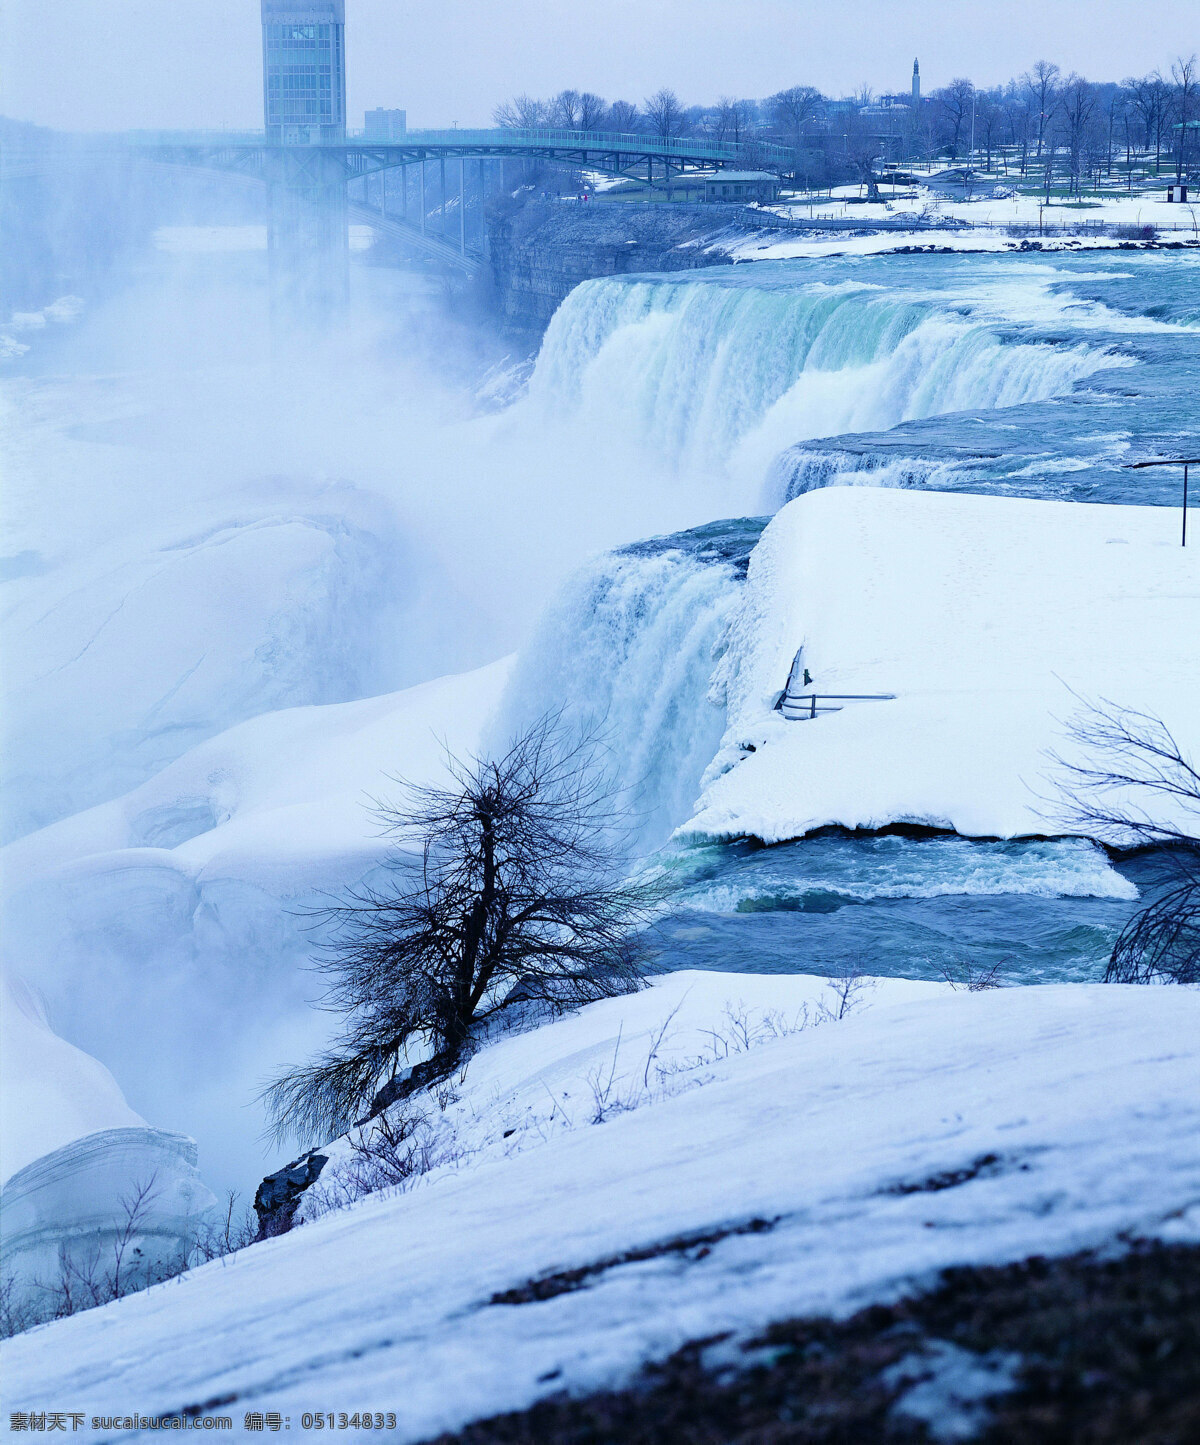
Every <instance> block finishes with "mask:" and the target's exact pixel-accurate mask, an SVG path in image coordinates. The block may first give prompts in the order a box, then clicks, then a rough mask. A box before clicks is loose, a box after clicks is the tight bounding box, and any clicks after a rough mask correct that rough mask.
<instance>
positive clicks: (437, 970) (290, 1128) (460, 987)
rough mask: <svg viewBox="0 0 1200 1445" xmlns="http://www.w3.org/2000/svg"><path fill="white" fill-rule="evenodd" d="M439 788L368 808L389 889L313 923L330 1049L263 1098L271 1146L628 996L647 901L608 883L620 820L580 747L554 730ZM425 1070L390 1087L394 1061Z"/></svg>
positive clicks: (354, 895) (531, 735) (328, 1130)
mask: <svg viewBox="0 0 1200 1445" xmlns="http://www.w3.org/2000/svg"><path fill="white" fill-rule="evenodd" d="M448 762H449V768H450V774H451V782H450V784H449V785H447V786H445V787H440V788H433V787H424V788H421V787H414V786H411V785H410V786H408V787H407V788H406V797H405V801H404V803H403V804H402V805H400V806H392V805H380V806H379V807H378V808H377V813H378V816H379V818H380V820H381V823H382V825H383V828H384V831H385V833H386V834H387V835H388V836H390V837H391V838H392V839H393V841H394V843H395V845H396V851H395V854H394V856H393V858H392V861H391V867H390V873H389V879H388V882H387V883H386V884H385V885H380V886H378V887H372V886H362V887H359V888H357V889H354V890H351V891H350V892H349V893H348V894H347V895H346V896H345V898H344V899H342V900H340V901H336V902H334V903H332V904H331V905H329V906H328V907H326V908H323V909H321V910H319V911H318V913H317V919H318V921H319V922H321V923H323V924H325V925H327V926H328V927H329V929H330V930H331V936H330V938H329V941H328V942H327V944H326V946H325V948H324V950H323V952H322V953H321V955H320V956H319V958H318V961H317V963H316V965H315V966H316V968H317V969H318V970H319V971H320V972H321V973H323V974H324V976H325V978H326V979H327V980H328V982H329V987H328V990H327V993H326V996H325V1000H324V1004H325V1007H327V1008H329V1009H331V1010H333V1011H335V1012H337V1013H339V1014H341V1015H342V1017H343V1020H344V1022H343V1026H342V1030H341V1033H340V1035H339V1037H338V1038H337V1040H336V1042H335V1043H334V1045H333V1046H332V1047H331V1048H330V1049H329V1050H328V1051H327V1052H326V1053H325V1054H324V1055H323V1056H321V1057H320V1058H318V1059H317V1060H315V1061H314V1062H310V1063H307V1064H303V1065H301V1066H299V1067H297V1068H294V1069H291V1070H289V1071H288V1072H286V1073H285V1074H284V1075H283V1076H282V1077H281V1078H279V1079H278V1080H277V1081H276V1082H275V1083H274V1084H273V1085H271V1087H270V1088H269V1089H268V1090H267V1091H266V1094H265V1097H266V1099H267V1101H268V1104H269V1107H270V1112H271V1115H272V1118H273V1120H274V1123H275V1127H276V1130H277V1133H278V1134H279V1135H280V1136H284V1135H287V1134H294V1135H296V1136H298V1137H300V1138H302V1139H310V1138H311V1139H317V1140H319V1139H321V1138H328V1137H330V1136H331V1135H334V1134H337V1133H340V1132H343V1131H344V1130H345V1129H346V1128H347V1127H349V1125H350V1124H351V1123H352V1122H353V1120H354V1119H355V1117H356V1116H357V1115H359V1114H361V1112H362V1111H363V1110H364V1109H365V1108H366V1107H368V1106H371V1108H372V1111H373V1112H378V1110H379V1109H380V1108H381V1107H385V1106H386V1105H387V1104H388V1103H390V1102H391V1101H392V1100H394V1099H396V1098H401V1097H404V1096H406V1095H407V1094H410V1093H412V1092H414V1091H415V1090H416V1089H417V1088H421V1087H424V1086H426V1085H428V1084H431V1083H434V1082H436V1081H437V1080H438V1079H440V1078H444V1077H445V1076H446V1075H447V1074H448V1073H449V1072H451V1071H452V1070H453V1069H454V1068H455V1067H456V1066H457V1065H458V1064H459V1062H460V1060H461V1059H462V1058H463V1057H464V1056H465V1055H466V1054H467V1053H468V1052H469V1046H470V1045H471V1043H472V1042H473V1040H475V1039H477V1038H478V1037H479V1036H480V1031H481V1030H482V1029H484V1028H486V1027H487V1026H488V1025H489V1024H490V1023H492V1022H493V1021H496V1020H499V1019H501V1018H503V1017H506V1016H507V1017H511V1014H510V1011H511V1010H514V1009H516V1008H518V1007H520V1008H523V1009H528V1008H529V1007H530V1006H532V1007H534V1008H546V1009H549V1010H551V1011H561V1010H564V1009H568V1008H572V1007H575V1006H577V1005H579V1004H583V1003H587V1002H590V1001H592V1000H594V999H599V998H605V997H609V996H611V995H614V994H617V993H621V992H625V991H628V990H629V989H632V988H635V987H637V986H638V984H639V981H640V977H641V975H640V971H639V965H640V961H641V958H642V956H643V945H642V943H641V934H640V930H642V929H643V928H644V927H645V925H646V924H647V923H648V922H649V919H650V916H651V911H652V909H653V907H654V906H655V904H656V902H657V901H658V899H660V898H661V897H662V893H661V890H653V889H650V888H647V887H643V886H640V885H637V884H632V883H628V882H623V881H621V879H620V877H619V858H620V844H619V841H618V834H619V831H620V817H619V814H618V813H617V811H616V810H615V808H614V806H613V800H612V798H611V796H610V795H609V794H608V793H607V791H606V785H605V784H604V783H603V782H602V781H601V779H602V773H601V772H600V770H599V768H598V759H597V755H596V748H595V745H594V744H593V743H590V742H588V741H583V742H570V741H568V740H567V738H566V736H565V734H564V733H563V732H562V731H561V730H560V728H559V726H558V725H557V723H556V722H555V721H554V720H544V721H542V722H540V723H538V724H537V725H535V726H534V727H533V728H531V729H530V731H529V732H528V733H526V734H525V735H524V736H523V737H521V738H520V739H518V740H517V742H516V743H514V744H513V746H512V747H511V749H510V750H509V751H508V752H507V753H505V754H504V756H502V757H499V758H473V759H469V760H466V761H462V760H459V759H457V758H453V757H451V758H449V759H448ZM412 1049H422V1050H424V1051H426V1052H427V1053H428V1054H429V1055H430V1057H428V1058H426V1059H424V1060H423V1061H422V1062H420V1063H418V1064H417V1065H416V1066H415V1067H413V1068H411V1069H410V1070H409V1071H408V1072H407V1074H404V1075H402V1072H401V1071H402V1068H403V1066H404V1064H405V1062H406V1060H407V1059H408V1056H409V1051H410V1050H412Z"/></svg>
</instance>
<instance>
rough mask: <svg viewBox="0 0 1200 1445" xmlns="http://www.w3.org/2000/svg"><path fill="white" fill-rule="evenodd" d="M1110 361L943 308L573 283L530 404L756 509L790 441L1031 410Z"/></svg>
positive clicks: (718, 284) (946, 302)
mask: <svg viewBox="0 0 1200 1445" xmlns="http://www.w3.org/2000/svg"><path fill="white" fill-rule="evenodd" d="M968 313H969V308H968ZM1122 360H1123V359H1118V358H1115V357H1114V356H1113V355H1112V354H1111V353H1110V352H1108V351H1106V350H1105V349H1103V348H1102V347H1100V346H1095V345H1088V344H1084V343H1082V342H1081V343H1079V344H1069V345H1068V344H1058V343H1050V342H1048V341H1019V340H1015V339H1010V338H1007V337H1004V336H1002V335H1001V334H1000V329H999V323H998V322H997V321H996V320H995V319H994V318H992V319H987V320H978V319H974V318H972V316H971V315H970V314H967V315H964V314H963V307H962V305H961V300H960V299H958V298H951V297H949V296H947V297H943V298H939V297H938V296H937V295H936V294H930V293H923V294H921V295H920V296H916V297H914V296H910V295H906V294H905V293H903V292H893V291H890V290H885V289H883V288H881V287H878V286H871V285H866V284H861V283H857V282H849V283H841V284H836V285H833V284H827V283H824V282H810V283H805V284H797V283H796V282H795V281H794V280H789V281H787V282H774V283H772V282H771V281H769V280H766V281H763V282H761V283H755V282H754V281H753V280H751V281H750V282H749V283H747V282H743V281H741V280H740V279H735V278H729V279H726V278H725V275H724V273H722V274H721V276H720V277H717V278H714V279H705V280H703V281H698V280H697V279H696V275H695V273H689V276H688V278H687V280H686V281H679V280H673V279H647V280H633V281H627V280H617V279H603V280H594V281H586V282H584V283H583V284H582V285H580V286H578V287H576V289H575V290H574V291H573V292H572V293H571V295H570V296H568V298H567V299H566V301H565V302H563V304H562V306H560V307H559V309H558V311H557V313H556V314H555V316H554V319H553V320H552V321H551V323H550V326H549V328H548V330H547V332H546V337H545V340H544V342H543V344H542V350H541V353H540V355H539V357H538V361H537V365H536V367H535V370H534V374H533V377H532V379H531V382H530V396H531V398H532V399H533V401H534V403H535V404H537V403H538V402H540V403H541V404H542V405H543V406H545V407H546V408H548V409H551V410H553V411H555V412H557V413H559V414H561V413H563V412H564V411H565V412H567V413H568V414H574V415H575V416H576V417H578V419H579V420H580V421H581V423H582V424H583V427H584V429H585V430H587V431H591V430H593V429H596V430H601V431H603V430H609V431H616V432H620V433H622V434H626V433H631V434H633V435H634V436H635V437H636V438H637V439H638V440H640V441H641V442H642V443H643V444H644V445H645V446H647V447H648V448H650V449H652V450H654V451H656V452H658V453H660V454H661V455H662V456H663V457H665V458H666V459H667V460H668V462H669V464H671V465H673V466H675V467H676V468H678V469H679V470H680V471H694V472H701V473H705V474H711V473H714V472H724V473H726V474H730V475H732V476H734V477H735V478H737V479H738V480H739V481H741V482H744V483H745V484H746V485H747V486H748V487H749V488H751V489H752V491H751V493H750V495H752V496H754V497H755V498H758V497H760V496H761V495H762V492H761V489H762V486H763V483H764V479H765V478H766V477H767V475H768V472H769V470H770V468H771V465H772V462H773V461H774V459H775V457H777V456H778V454H779V453H780V452H782V451H784V450H785V449H786V448H787V447H789V446H790V445H792V444H793V443H795V442H798V441H804V440H807V439H813V438H817V437H827V436H834V435H840V434H842V433H846V432H862V431H884V430H887V429H888V428H890V427H893V426H895V425H897V424H898V423H900V422H902V421H907V420H914V419H918V418H922V417H929V416H935V415H940V414H944V413H947V412H954V411H962V410H980V409H983V410H988V409H993V408H997V407H1008V406H1016V405H1020V404H1022V403H1026V402H1032V401H1045V400H1048V399H1050V398H1052V397H1055V396H1060V395H1063V394H1065V393H1068V392H1070V391H1071V389H1072V388H1073V387H1074V385H1075V383H1076V382H1077V381H1080V380H1081V379H1083V378H1084V377H1087V376H1090V375H1091V374H1093V373H1094V372H1096V371H1099V370H1101V369H1102V368H1105V367H1110V366H1113V365H1119V364H1122ZM1126 364H1127V363H1126ZM772 500H775V498H772Z"/></svg>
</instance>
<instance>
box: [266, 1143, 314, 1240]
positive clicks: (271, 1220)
mask: <svg viewBox="0 0 1200 1445" xmlns="http://www.w3.org/2000/svg"><path fill="white" fill-rule="evenodd" d="M328 1162H329V1156H328V1155H326V1154H319V1153H318V1152H317V1151H316V1150H315V1149H314V1150H312V1151H311V1152H310V1153H308V1154H304V1155H302V1156H301V1157H300V1158H299V1159H293V1160H292V1162H291V1163H290V1164H287V1165H285V1166H284V1167H283V1168H282V1169H277V1170H276V1171H275V1173H274V1174H268V1175H267V1177H266V1178H265V1179H264V1180H263V1182H262V1183H261V1184H260V1185H259V1186H258V1192H257V1193H256V1194H255V1196H254V1212H255V1213H256V1214H257V1215H258V1237H259V1239H269V1238H271V1236H272V1235H275V1234H286V1233H287V1231H288V1230H289V1229H291V1227H292V1217H293V1216H294V1215H295V1213H296V1209H297V1206H298V1205H299V1203H300V1200H301V1197H302V1196H303V1194H304V1191H305V1190H306V1189H308V1188H309V1187H310V1185H313V1184H315V1183H316V1182H317V1179H318V1178H319V1177H320V1173H321V1170H322V1169H324V1167H325V1165H326V1164H327V1163H328Z"/></svg>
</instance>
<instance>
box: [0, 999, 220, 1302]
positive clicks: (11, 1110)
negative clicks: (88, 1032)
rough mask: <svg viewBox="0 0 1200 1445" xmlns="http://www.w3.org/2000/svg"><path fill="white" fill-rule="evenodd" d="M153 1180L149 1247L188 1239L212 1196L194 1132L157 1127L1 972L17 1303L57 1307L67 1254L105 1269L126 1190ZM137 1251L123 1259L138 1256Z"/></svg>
mask: <svg viewBox="0 0 1200 1445" xmlns="http://www.w3.org/2000/svg"><path fill="white" fill-rule="evenodd" d="M139 1188H141V1189H145V1190H146V1191H147V1193H146V1196H145V1199H144V1201H143V1204H142V1208H141V1210H140V1213H139V1216H138V1219H137V1224H138V1238H137V1240H136V1241H135V1242H136V1243H137V1244H138V1245H139V1247H141V1248H142V1250H143V1252H144V1257H145V1258H147V1259H148V1258H149V1257H151V1256H152V1257H153V1258H154V1261H155V1263H156V1264H157V1263H158V1261H159V1260H160V1259H162V1258H170V1259H174V1258H177V1257H179V1256H180V1255H181V1254H185V1253H186V1252H187V1250H188V1249H190V1248H191V1245H192V1240H193V1238H194V1232H195V1223H196V1218H197V1216H201V1215H203V1214H204V1212H205V1211H206V1210H207V1209H208V1208H209V1207H210V1206H212V1205H213V1204H215V1202H216V1201H215V1200H214V1198H213V1196H212V1194H211V1193H210V1192H209V1191H208V1190H207V1189H206V1188H205V1186H204V1185H203V1184H202V1183H201V1181H200V1178H199V1175H198V1174H197V1171H196V1146H195V1144H194V1143H193V1142H192V1141H191V1140H190V1139H185V1138H183V1137H181V1136H180V1135H177V1134H170V1133H163V1132H162V1131H160V1130H158V1129H152V1128H151V1127H150V1126H149V1125H148V1124H147V1123H146V1121H145V1120H144V1119H142V1118H141V1117H139V1115H137V1114H135V1113H134V1111H133V1110H132V1109H131V1108H130V1107H129V1105H128V1104H127V1103H126V1102H125V1098H124V1096H123V1095H122V1093H121V1090H120V1088H119V1087H118V1086H117V1082H116V1080H115V1079H114V1078H113V1076H112V1075H111V1074H110V1073H109V1071H108V1070H107V1069H106V1068H105V1067H104V1065H103V1064H101V1063H100V1062H99V1061H98V1060H96V1059H93V1058H89V1057H88V1055H87V1054H85V1053H83V1051H82V1050H80V1049H77V1048H75V1047H74V1046H73V1045H72V1044H69V1043H67V1042H66V1041H65V1040H63V1039H60V1038H59V1037H58V1036H57V1035H56V1034H55V1033H54V1032H53V1031H52V1030H51V1028H50V1026H49V1024H48V1023H47V1022H46V1015H45V1010H44V1008H43V1007H42V1002H41V999H40V998H39V997H38V995H37V994H36V993H35V992H34V991H33V990H32V989H31V988H29V986H28V985H27V984H25V983H23V982H22V981H21V980H19V979H11V978H9V977H8V975H7V973H4V972H0V1248H2V1249H3V1276H4V1288H5V1289H6V1290H7V1291H11V1294H9V1295H8V1297H7V1298H6V1300H5V1306H6V1308H7V1309H9V1310H12V1311H13V1312H14V1313H25V1312H28V1313H31V1314H32V1316H33V1317H34V1318H38V1317H41V1316H42V1315H44V1314H47V1313H52V1312H53V1310H54V1299H53V1290H54V1287H55V1286H56V1285H57V1284H58V1283H59V1282H60V1279H61V1275H62V1259H63V1257H64V1254H65V1256H66V1257H68V1258H71V1259H73V1260H74V1262H75V1263H76V1265H77V1267H78V1268H79V1269H80V1270H81V1272H86V1271H89V1270H90V1271H91V1272H92V1274H93V1276H94V1274H95V1271H96V1269H97V1268H98V1269H99V1272H100V1276H101V1277H104V1276H105V1275H106V1274H108V1272H109V1270H110V1267H111V1262H112V1260H113V1258H114V1238H115V1236H116V1235H117V1233H118V1231H120V1230H121V1229H122V1228H124V1227H127V1226H128V1225H129V1224H130V1223H131V1222H132V1221H131V1219H130V1215H129V1212H128V1210H127V1201H129V1200H130V1199H132V1198H133V1196H134V1194H135V1192H136V1191H137V1190H138V1189H139ZM136 1263H137V1262H136V1261H135V1260H134V1259H133V1257H132V1256H131V1257H130V1258H129V1260H128V1261H127V1265H128V1267H130V1268H136Z"/></svg>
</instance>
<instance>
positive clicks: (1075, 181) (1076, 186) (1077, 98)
mask: <svg viewBox="0 0 1200 1445" xmlns="http://www.w3.org/2000/svg"><path fill="white" fill-rule="evenodd" d="M1097 100H1098V96H1097V93H1096V87H1095V86H1094V85H1093V84H1092V83H1091V81H1089V80H1084V78H1083V76H1082V75H1069V76H1068V77H1067V79H1066V81H1065V82H1064V84H1063V88H1062V99H1061V102H1060V104H1061V109H1062V115H1063V125H1064V128H1065V130H1066V137H1067V157H1068V164H1069V167H1070V176H1071V189H1072V190H1073V191H1074V192H1075V194H1076V195H1078V194H1079V193H1080V190H1081V184H1082V175H1083V169H1084V165H1083V162H1084V156H1085V154H1086V151H1087V145H1088V139H1089V131H1090V128H1091V125H1092V120H1093V117H1094V115H1095V113H1096V102H1097Z"/></svg>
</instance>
